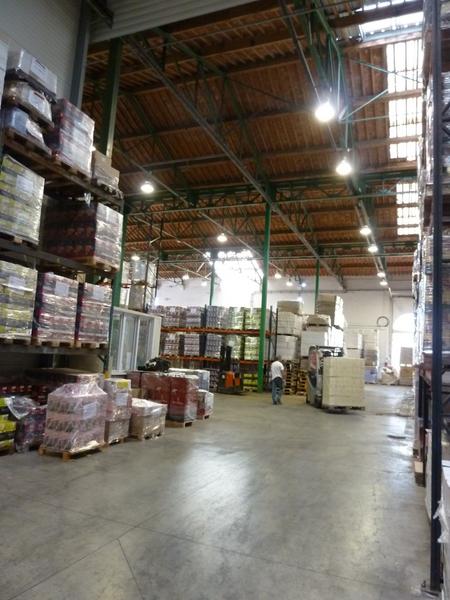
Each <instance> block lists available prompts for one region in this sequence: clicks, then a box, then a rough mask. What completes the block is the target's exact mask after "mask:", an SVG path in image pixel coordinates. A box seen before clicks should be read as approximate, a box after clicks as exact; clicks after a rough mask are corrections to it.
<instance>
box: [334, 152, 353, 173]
mask: <svg viewBox="0 0 450 600" xmlns="http://www.w3.org/2000/svg"><path fill="white" fill-rule="evenodd" d="M352 172H353V167H352V164H351V162H350V161H349V160H348V158H347V157H344V158H343V159H342V160H341V161H340V162H339V163H338V164H337V165H336V173H337V174H338V175H341V177H347V175H350V173H352Z"/></svg>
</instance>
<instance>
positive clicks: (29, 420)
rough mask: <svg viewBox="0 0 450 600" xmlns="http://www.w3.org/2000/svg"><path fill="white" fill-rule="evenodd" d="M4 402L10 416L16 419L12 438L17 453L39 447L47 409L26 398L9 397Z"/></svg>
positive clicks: (42, 436) (42, 437)
mask: <svg viewBox="0 0 450 600" xmlns="http://www.w3.org/2000/svg"><path fill="white" fill-rule="evenodd" d="M6 402H7V404H8V408H9V410H10V412H11V414H12V416H13V417H14V418H15V419H17V425H16V433H15V437H14V442H15V447H16V450H17V452H24V451H26V450H29V449H30V448H33V447H37V446H39V445H40V444H41V443H42V440H43V439H44V429H45V417H46V412H47V407H46V406H40V405H39V404H38V403H37V402H34V400H32V399H31V398H28V397H26V396H11V397H9V398H7V399H6Z"/></svg>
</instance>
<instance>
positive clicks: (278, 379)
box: [270, 356, 284, 404]
mask: <svg viewBox="0 0 450 600" xmlns="http://www.w3.org/2000/svg"><path fill="white" fill-rule="evenodd" d="M283 379H284V366H283V363H282V362H281V361H280V359H279V357H278V356H277V357H276V358H275V360H274V361H273V363H272V364H271V365H270V381H271V382H272V403H273V404H281V394H282V392H283Z"/></svg>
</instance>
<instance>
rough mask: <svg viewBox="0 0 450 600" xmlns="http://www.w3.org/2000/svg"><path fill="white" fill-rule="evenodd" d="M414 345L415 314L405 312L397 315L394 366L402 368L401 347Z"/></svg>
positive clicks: (393, 335)
mask: <svg viewBox="0 0 450 600" xmlns="http://www.w3.org/2000/svg"><path fill="white" fill-rule="evenodd" d="M402 347H403V348H413V347H414V314H413V313H412V312H410V313H405V314H403V315H400V316H399V317H397V318H396V319H395V321H394V323H393V327H392V356H391V362H392V366H393V367H394V369H395V370H396V371H399V370H400V349H401V348H402Z"/></svg>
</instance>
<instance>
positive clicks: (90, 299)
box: [75, 283, 112, 344]
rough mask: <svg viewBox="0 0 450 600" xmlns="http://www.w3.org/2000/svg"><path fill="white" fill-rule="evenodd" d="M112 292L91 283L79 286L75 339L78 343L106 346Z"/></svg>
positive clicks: (109, 289) (107, 288)
mask: <svg viewBox="0 0 450 600" xmlns="http://www.w3.org/2000/svg"><path fill="white" fill-rule="evenodd" d="M111 302H112V290H111V288H109V287H105V286H103V285H94V284H93V283H82V284H80V289H79V294H78V311H77V320H76V325H75V339H76V340H77V341H78V342H92V343H97V344H107V343H108V336H109V317H110V312H111Z"/></svg>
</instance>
